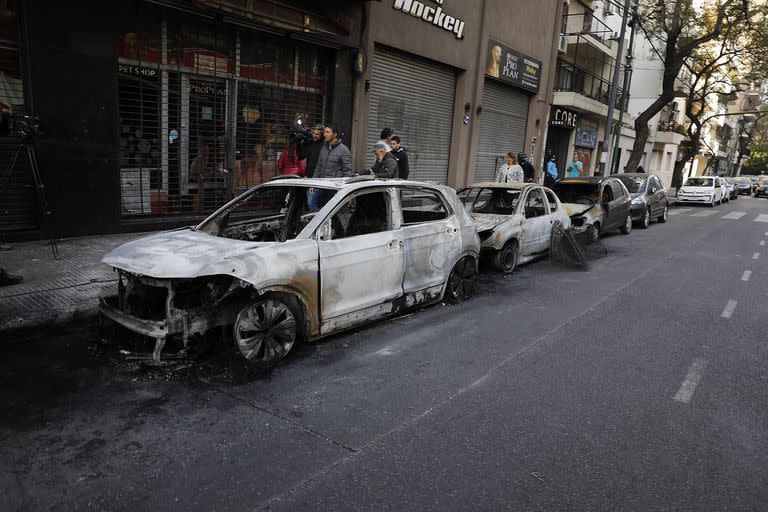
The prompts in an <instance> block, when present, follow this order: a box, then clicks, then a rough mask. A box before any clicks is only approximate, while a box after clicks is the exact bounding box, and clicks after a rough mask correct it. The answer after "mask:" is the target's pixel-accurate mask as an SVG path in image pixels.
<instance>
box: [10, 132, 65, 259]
mask: <svg viewBox="0 0 768 512" xmlns="http://www.w3.org/2000/svg"><path fill="white" fill-rule="evenodd" d="M22 149H25V150H26V152H27V158H28V159H29V168H30V170H31V171H32V179H33V180H34V182H35V194H36V195H37V205H38V208H39V209H40V214H41V221H40V222H41V228H42V232H43V235H45V236H47V238H48V239H49V242H50V245H51V252H52V253H53V259H56V260H57V259H59V245H58V242H57V240H56V237H55V235H53V234H52V233H51V232H52V231H53V230H52V221H53V212H52V211H51V209H50V208H49V207H48V200H47V199H46V197H45V185H44V184H43V180H42V178H41V177H40V168H39V167H38V165H37V153H36V152H35V144H34V141H33V140H32V137H31V136H29V135H28V136H26V137H22V139H21V142H19V147H18V148H16V152H15V153H14V154H13V156H12V157H11V161H10V163H9V164H8V174H7V179H8V180H9V181H10V179H11V176H12V175H13V171H14V170H15V168H16V162H17V161H18V160H19V154H20V153H21V150H22Z"/></svg>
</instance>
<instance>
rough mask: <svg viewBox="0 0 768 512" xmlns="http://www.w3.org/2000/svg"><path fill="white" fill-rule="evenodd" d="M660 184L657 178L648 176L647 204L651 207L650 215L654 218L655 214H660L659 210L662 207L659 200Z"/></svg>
mask: <svg viewBox="0 0 768 512" xmlns="http://www.w3.org/2000/svg"><path fill="white" fill-rule="evenodd" d="M661 191H662V188H661V185H660V184H659V182H658V180H657V179H656V176H650V177H649V178H648V189H647V194H648V205H649V206H650V208H651V217H652V218H656V216H658V215H660V214H661V211H662V210H663V209H664V207H663V205H662V201H661Z"/></svg>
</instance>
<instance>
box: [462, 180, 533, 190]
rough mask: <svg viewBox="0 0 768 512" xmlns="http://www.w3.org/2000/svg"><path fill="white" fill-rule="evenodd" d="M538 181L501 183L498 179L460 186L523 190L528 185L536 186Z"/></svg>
mask: <svg viewBox="0 0 768 512" xmlns="http://www.w3.org/2000/svg"><path fill="white" fill-rule="evenodd" d="M537 186H539V184H538V183H519V182H518V183H501V182H498V181H478V182H477V183H472V184H470V185H467V186H466V187H462V188H508V189H512V190H525V189H526V188H529V187H537Z"/></svg>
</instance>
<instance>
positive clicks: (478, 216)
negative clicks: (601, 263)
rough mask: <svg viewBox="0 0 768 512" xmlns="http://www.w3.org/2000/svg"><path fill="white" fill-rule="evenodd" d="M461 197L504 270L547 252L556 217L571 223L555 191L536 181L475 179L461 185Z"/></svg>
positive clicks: (485, 247)
mask: <svg viewBox="0 0 768 512" xmlns="http://www.w3.org/2000/svg"><path fill="white" fill-rule="evenodd" d="M459 199H461V201H462V202H463V203H464V207H465V208H466V210H467V212H469V214H470V216H471V217H472V220H473V221H474V222H475V226H477V231H478V234H479V236H480V240H481V242H482V249H483V251H484V252H490V253H491V255H492V258H493V264H494V267H495V268H496V269H497V270H499V271H500V272H505V273H509V272H512V271H513V270H514V269H515V267H516V266H517V265H518V264H519V263H526V262H528V261H531V260H533V259H534V258H536V257H538V256H541V255H545V254H547V252H548V251H549V246H550V238H551V234H552V225H553V223H554V222H555V221H559V222H560V223H561V224H562V225H563V227H565V228H568V227H569V226H570V225H571V221H570V218H569V217H568V214H567V213H566V211H565V209H564V208H563V206H562V204H560V201H559V200H558V198H557V196H556V195H555V194H554V192H552V191H551V190H550V189H548V188H545V187H542V186H540V185H536V184H533V183H494V182H488V183H475V184H473V185H470V186H469V187H467V188H464V189H461V190H460V191H459Z"/></svg>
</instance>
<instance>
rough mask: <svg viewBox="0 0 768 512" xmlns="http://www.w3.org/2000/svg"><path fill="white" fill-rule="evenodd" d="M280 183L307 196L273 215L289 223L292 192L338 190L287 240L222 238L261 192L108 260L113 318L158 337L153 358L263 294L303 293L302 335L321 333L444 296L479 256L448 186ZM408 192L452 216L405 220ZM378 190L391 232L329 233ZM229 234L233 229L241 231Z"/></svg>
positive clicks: (108, 308)
mask: <svg viewBox="0 0 768 512" xmlns="http://www.w3.org/2000/svg"><path fill="white" fill-rule="evenodd" d="M269 187H288V188H289V189H290V190H293V188H292V187H298V189H297V190H298V192H299V193H293V192H291V193H290V194H289V195H286V207H285V208H283V209H282V211H281V214H280V215H275V217H276V218H278V220H275V221H271V222H277V223H278V224H279V222H280V220H279V218H282V219H283V220H282V222H283V223H284V224H285V225H286V226H291V225H292V224H290V220H289V216H290V213H286V212H290V211H291V205H290V204H288V203H289V202H290V201H292V200H291V199H289V198H291V197H299V198H303V197H306V193H305V191H306V190H308V189H309V188H310V187H314V188H326V189H332V190H335V191H337V192H338V193H336V194H335V195H334V196H333V197H332V198H331V200H330V201H329V202H328V204H326V205H325V206H324V207H323V208H322V209H321V210H320V211H319V212H317V213H316V214H314V216H313V217H312V218H311V220H309V222H308V223H307V225H306V226H304V228H303V229H301V231H300V233H299V234H298V235H297V236H295V237H294V238H292V239H288V240H285V241H278V242H261V241H248V240H237V239H233V238H226V237H224V236H217V234H218V233H219V232H220V230H221V227H222V226H223V225H225V224H226V223H227V221H228V220H227V217H226V216H227V215H229V213H230V212H231V211H232V210H233V209H234V208H236V207H237V206H238V204H239V201H241V200H242V201H245V199H243V198H245V197H246V196H248V195H249V194H251V193H253V192H254V191H255V190H256V189H253V190H251V191H249V192H248V193H246V194H244V195H243V196H241V198H238V199H236V200H234V201H232V202H230V203H228V204H227V205H225V206H224V207H222V208H221V209H220V210H219V211H218V212H216V213H214V214H213V215H212V216H210V217H209V218H208V219H206V220H205V221H203V222H202V223H201V224H200V225H199V226H197V227H196V228H187V229H182V230H176V231H171V232H166V233H160V234H157V235H152V236H148V237H144V238H141V239H138V240H134V241H132V242H129V243H127V244H124V245H122V246H120V247H118V248H116V249H114V250H113V251H111V252H110V253H109V254H107V255H106V256H105V257H104V259H103V260H102V261H103V262H104V263H106V264H108V265H110V266H112V267H113V268H115V270H116V271H117V272H118V274H119V276H120V284H119V286H118V294H117V295H115V296H112V297H107V298H104V299H102V301H101V310H102V312H103V313H104V315H105V316H107V317H108V318H111V319H112V320H114V321H116V322H118V323H120V324H122V325H123V326H125V327H126V328H128V329H129V330H132V331H134V332H138V333H140V334H143V335H145V336H149V337H152V338H154V339H156V340H157V342H156V345H155V351H154V357H155V358H159V357H160V352H161V351H162V348H163V345H164V343H165V340H166V339H167V338H169V337H174V338H181V339H182V340H183V341H184V346H185V347H187V346H188V344H189V340H190V339H191V338H192V337H193V336H195V335H198V334H205V332H206V331H208V330H210V329H212V328H214V327H224V326H230V325H232V324H233V322H234V319H235V318H236V317H237V315H238V313H239V312H240V311H241V310H243V308H244V307H246V306H248V305H249V304H253V303H255V301H258V300H259V297H262V296H264V295H265V294H278V296H282V297H292V298H293V299H295V301H296V303H297V306H294V307H295V308H297V309H299V310H300V311H299V313H300V316H301V320H302V321H303V325H302V326H301V327H302V328H300V333H297V334H304V335H305V336H306V337H307V338H308V339H310V340H311V339H316V338H319V337H322V336H325V335H329V334H332V333H335V332H338V331H340V330H343V329H347V328H350V327H354V326H357V325H360V324H362V323H365V322H368V321H371V320H373V319H377V318H381V317H385V316H389V315H393V314H397V313H400V312H401V311H405V310H406V309H409V308H412V307H416V306H421V305H425V304H429V303H432V302H436V301H439V300H440V299H441V298H442V296H443V294H444V293H445V290H446V285H447V281H448V276H449V275H450V273H451V270H452V269H453V267H454V265H455V264H456V263H457V261H459V260H460V259H461V258H463V257H465V256H469V257H471V258H472V259H473V264H474V265H476V264H477V258H478V256H479V251H480V243H479V239H478V237H477V233H476V232H475V230H474V227H473V226H472V221H471V219H470V218H469V216H468V215H467V213H466V212H465V211H464V209H463V208H462V207H461V203H460V202H459V201H458V198H457V197H456V194H455V192H454V191H453V190H452V189H449V188H447V187H444V186H440V185H433V184H425V183H417V182H405V181H400V180H389V181H386V180H370V179H360V178H358V179H350V180H317V179H313V180H308V179H294V180H290V181H288V180H279V181H275V182H272V183H269V184H266V185H262V186H261V187H257V189H259V188H269ZM405 189H408V190H413V189H416V190H422V191H426V192H428V193H430V194H432V195H433V196H436V197H439V198H440V200H441V201H442V202H443V203H444V207H445V212H447V213H446V214H445V215H444V216H445V218H443V219H439V220H434V221H424V222H418V223H415V224H412V225H405V223H404V222H403V214H402V205H401V202H400V195H401V192H402V191H403V190H405ZM377 192H378V193H379V194H378V195H377V197H379V198H381V193H384V194H386V198H387V207H388V210H387V219H386V221H387V223H388V226H387V229H386V230H381V231H376V232H372V233H364V234H359V235H358V234H353V235H350V234H349V233H347V235H346V236H345V237H341V238H337V239H330V238H331V236H332V233H333V226H332V225H331V224H332V221H331V220H332V218H333V216H334V215H335V214H336V212H337V211H339V210H340V209H341V208H342V207H343V206H344V205H345V204H347V203H348V202H351V201H354V203H353V204H355V205H357V204H360V202H361V201H365V200H366V194H369V193H377ZM278 197H281V196H278ZM296 200H297V201H303V199H302V200H299V199H296ZM369 204H370V203H369ZM365 215H367V217H365V218H366V219H370V218H372V217H370V216H371V215H378V216H379V217H382V215H381V214H375V213H367V214H365ZM377 218H378V217H377ZM237 221H238V222H240V217H238V218H237ZM248 221H249V219H248V218H246V220H245V222H248ZM253 224H254V225H257V228H256V230H257V231H258V230H261V229H262V227H263V224H264V223H262V222H261V221H260V220H259V219H256V220H254V221H253ZM251 228H252V226H251ZM267 228H268V227H267ZM278 228H279V226H276V227H275V229H276V230H278V231H282V229H278ZM268 229H271V228H268ZM287 231H288V230H287V228H286V232H287ZM226 233H228V234H229V235H232V234H233V230H228V231H226ZM234 236H237V235H236V234H235V235H234ZM272 296H273V297H274V296H275V295H272ZM282 355H285V354H282ZM282 355H281V356H282Z"/></svg>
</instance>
